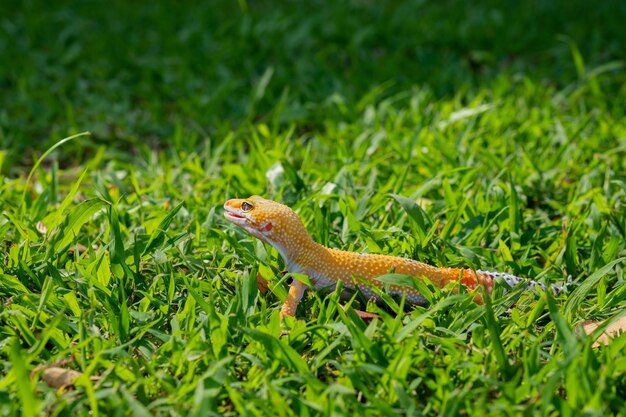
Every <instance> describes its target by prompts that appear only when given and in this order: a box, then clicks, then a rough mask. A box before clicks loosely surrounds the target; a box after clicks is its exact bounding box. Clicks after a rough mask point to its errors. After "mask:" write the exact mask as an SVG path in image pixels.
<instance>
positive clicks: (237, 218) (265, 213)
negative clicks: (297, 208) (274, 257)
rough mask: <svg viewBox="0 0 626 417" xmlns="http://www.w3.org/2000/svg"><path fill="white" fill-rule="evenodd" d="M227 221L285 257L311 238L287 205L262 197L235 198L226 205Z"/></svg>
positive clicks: (225, 214) (225, 215)
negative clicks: (304, 240) (306, 239)
mask: <svg viewBox="0 0 626 417" xmlns="http://www.w3.org/2000/svg"><path fill="white" fill-rule="evenodd" d="M224 210H226V211H225V212H224V217H225V218H226V220H228V221H229V222H231V223H233V224H235V225H237V226H239V227H241V228H242V229H244V230H245V231H246V232H248V233H249V234H251V235H252V236H254V237H256V238H258V239H260V240H262V241H263V242H266V243H269V244H271V245H272V246H274V247H275V248H276V249H278V250H279V252H281V254H283V255H285V254H286V253H287V252H288V251H289V248H296V247H297V246H298V243H299V242H301V241H302V240H303V239H305V238H308V239H310V237H309V234H308V232H307V230H306V228H305V227H304V225H303V224H302V221H301V220H300V218H299V217H298V215H297V214H296V213H295V212H294V211H293V210H292V209H291V208H289V207H287V206H286V205H284V204H280V203H277V202H275V201H272V200H266V199H265V198H262V197H259V196H256V195H255V196H252V197H249V198H243V199H240V198H235V199H232V200H228V201H227V202H226V203H224Z"/></svg>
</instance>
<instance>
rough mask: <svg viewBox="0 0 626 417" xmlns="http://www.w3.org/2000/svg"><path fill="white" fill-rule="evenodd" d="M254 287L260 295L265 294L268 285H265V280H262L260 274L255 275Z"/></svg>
mask: <svg viewBox="0 0 626 417" xmlns="http://www.w3.org/2000/svg"><path fill="white" fill-rule="evenodd" d="M256 286H257V288H258V289H259V292H260V293H261V294H265V293H266V292H267V290H268V289H269V284H268V283H267V280H266V279H265V278H263V276H262V275H261V273H260V272H257V273H256Z"/></svg>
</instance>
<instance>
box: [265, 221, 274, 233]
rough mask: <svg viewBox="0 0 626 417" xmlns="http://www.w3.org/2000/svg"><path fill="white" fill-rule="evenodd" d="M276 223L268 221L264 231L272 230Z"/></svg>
mask: <svg viewBox="0 0 626 417" xmlns="http://www.w3.org/2000/svg"><path fill="white" fill-rule="evenodd" d="M273 226H274V225H273V224H272V222H267V224H266V225H265V227H264V228H263V230H264V231H266V232H269V231H270V230H272V227H273Z"/></svg>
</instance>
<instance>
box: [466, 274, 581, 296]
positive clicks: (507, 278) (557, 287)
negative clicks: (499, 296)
mask: <svg viewBox="0 0 626 417" xmlns="http://www.w3.org/2000/svg"><path fill="white" fill-rule="evenodd" d="M476 273H477V274H478V275H479V276H481V277H482V278H483V279H485V278H487V279H490V280H491V281H492V282H496V283H504V284H505V285H506V286H507V287H509V289H510V288H513V287H515V286H516V285H518V284H519V283H520V282H525V283H527V287H526V290H527V291H532V292H534V293H535V294H537V288H540V289H541V290H542V291H544V292H545V291H546V290H547V289H548V287H546V285H545V284H542V283H541V282H537V281H535V280H534V279H530V278H521V277H518V276H515V275H511V274H508V273H506V272H491V271H480V270H479V271H476ZM571 283H572V276H571V275H569V276H568V277H567V280H566V281H565V282H564V283H563V284H554V285H551V286H550V289H551V290H552V293H553V294H554V295H558V294H560V293H561V292H563V291H567V287H568V285H569V284H571ZM504 292H505V293H506V292H507V289H506V288H505V289H504Z"/></svg>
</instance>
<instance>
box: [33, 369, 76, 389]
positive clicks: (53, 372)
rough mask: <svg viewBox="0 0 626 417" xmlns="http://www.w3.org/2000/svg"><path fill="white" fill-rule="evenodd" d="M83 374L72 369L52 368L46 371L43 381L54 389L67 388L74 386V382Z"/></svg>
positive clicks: (42, 377) (42, 376) (42, 375)
mask: <svg viewBox="0 0 626 417" xmlns="http://www.w3.org/2000/svg"><path fill="white" fill-rule="evenodd" d="M81 375H82V374H81V373H80V372H77V371H73V370H71V369H63V368H58V367H56V366H52V367H50V368H46V369H44V371H43V373H42V374H41V379H43V381H44V382H45V383H46V384H48V386H49V387H52V388H65V387H69V386H72V385H74V381H76V379H77V378H78V377H79V376H81Z"/></svg>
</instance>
